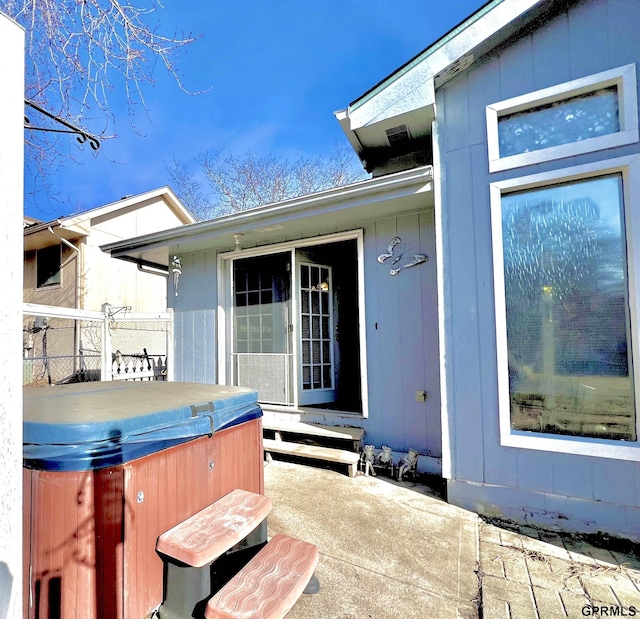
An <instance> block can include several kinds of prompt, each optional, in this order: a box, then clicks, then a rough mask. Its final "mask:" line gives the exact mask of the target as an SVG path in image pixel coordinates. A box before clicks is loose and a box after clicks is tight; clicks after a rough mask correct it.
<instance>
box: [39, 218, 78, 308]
mask: <svg viewBox="0 0 640 619" xmlns="http://www.w3.org/2000/svg"><path fill="white" fill-rule="evenodd" d="M47 230H49V232H51V234H53V236H55V237H56V238H57V239H59V240H60V241H61V242H62V243H64V244H65V245H66V246H67V247H70V248H71V249H72V250H73V251H75V252H76V254H77V260H76V285H75V292H74V297H75V298H74V303H73V305H74V307H75V308H76V309H84V308H83V307H78V303H79V301H80V258H81V252H80V249H79V248H78V247H76V246H75V245H74V244H73V243H71V242H69V241H67V239H63V238H62V237H61V236H59V235H58V234H56V233H55V232H54V231H53V228H52V227H51V226H49V227H48V228H47ZM66 264H67V261H66V260H65V262H63V263H62V264H61V265H60V268H61V269H62V267H64V266H65V265H66Z"/></svg>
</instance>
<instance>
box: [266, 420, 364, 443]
mask: <svg viewBox="0 0 640 619" xmlns="http://www.w3.org/2000/svg"><path fill="white" fill-rule="evenodd" d="M262 427H263V429H264V430H274V431H276V432H291V433H292V434H308V435H310V436H321V437H324V438H337V439H344V440H349V441H361V440H362V438H363V437H364V429H363V428H345V427H342V426H324V425H320V424H315V423H304V422H302V421H276V420H263V422H262Z"/></svg>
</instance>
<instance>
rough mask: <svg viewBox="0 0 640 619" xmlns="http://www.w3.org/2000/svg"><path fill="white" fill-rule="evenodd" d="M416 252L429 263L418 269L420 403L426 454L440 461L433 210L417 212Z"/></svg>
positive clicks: (436, 295) (438, 366) (440, 426)
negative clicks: (421, 367)
mask: <svg viewBox="0 0 640 619" xmlns="http://www.w3.org/2000/svg"><path fill="white" fill-rule="evenodd" d="M419 218H420V222H419V227H420V251H421V253H423V254H425V255H426V256H427V257H428V258H429V262H428V263H427V264H425V265H423V268H421V269H420V282H419V285H420V287H421V290H422V319H423V325H424V326H423V329H422V350H423V352H424V358H425V363H424V376H423V379H424V381H425V382H424V388H425V390H426V392H427V402H426V403H425V404H421V406H422V407H424V408H423V410H424V412H423V414H424V415H425V416H426V420H425V432H426V441H427V455H429V456H431V457H434V458H442V421H441V419H440V359H439V357H440V347H439V341H438V289H437V281H436V269H437V256H436V249H435V248H436V231H435V222H434V213H433V210H429V212H421V213H419Z"/></svg>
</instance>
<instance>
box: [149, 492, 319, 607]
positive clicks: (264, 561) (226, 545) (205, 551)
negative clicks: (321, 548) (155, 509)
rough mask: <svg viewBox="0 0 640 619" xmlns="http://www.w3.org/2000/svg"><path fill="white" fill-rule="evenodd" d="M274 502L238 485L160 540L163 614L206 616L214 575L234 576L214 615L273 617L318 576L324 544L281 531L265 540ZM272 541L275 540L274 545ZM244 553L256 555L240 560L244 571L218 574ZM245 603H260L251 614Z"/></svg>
mask: <svg viewBox="0 0 640 619" xmlns="http://www.w3.org/2000/svg"><path fill="white" fill-rule="evenodd" d="M271 506H272V503H271V499H270V498H269V497H266V496H263V495H259V494H254V493H252V492H247V491H245V490H233V491H232V492H230V493H229V494H227V495H226V496H224V497H222V498H221V499H218V500H217V501H216V502H215V503H212V504H211V505H209V506H208V507H206V508H205V509H203V510H202V511H200V512H198V513H197V514H194V515H193V516H191V517H190V518H187V519H186V520H184V521H183V522H181V523H180V524H178V525H176V526H175V527H173V528H172V529H170V530H169V531H166V532H165V533H163V534H162V535H161V536H160V537H159V538H158V541H157V543H156V550H157V551H158V552H159V553H161V554H162V555H164V556H165V557H166V560H165V596H164V597H165V599H164V602H163V603H162V606H161V607H160V609H159V611H158V616H159V617H160V619H188V618H191V617H202V616H203V613H204V607H205V604H207V600H209V598H210V596H211V593H212V592H213V590H212V589H213V586H214V579H216V580H220V581H221V582H222V583H223V584H224V583H225V582H227V581H229V579H230V578H231V580H230V581H229V582H228V583H227V584H226V585H224V586H223V587H222V589H220V591H218V593H217V594H216V596H214V597H213V598H212V599H211V601H209V604H208V605H207V607H206V617H207V618H208V619H209V618H211V617H239V616H243V617H246V616H250V617H252V619H253V617H255V618H256V619H258V618H259V617H265V618H266V617H269V618H274V619H275V618H276V617H283V616H284V615H285V614H286V613H287V612H288V611H289V609H290V608H291V607H292V606H293V604H294V603H295V601H296V600H297V599H298V597H300V594H301V593H302V591H303V590H304V588H305V587H306V585H307V583H308V582H309V580H310V579H311V578H312V576H313V571H314V569H315V566H316V564H317V562H318V549H317V548H316V547H315V546H313V545H312V544H307V543H306V542H302V541H300V540H295V539H293V538H288V537H286V536H279V535H277V536H275V537H274V538H273V540H272V541H271V542H269V543H268V544H266V545H265V542H266V538H267V527H266V517H267V514H268V513H269V512H270V511H271ZM274 541H275V542H276V544H275V545H272V544H273V542H274ZM260 549H261V550H260ZM243 550H244V551H245V552H244V554H247V553H248V554H249V555H250V556H252V557H253V560H252V561H249V563H247V562H246V558H245V559H243V560H241V562H240V565H236V566H235V567H234V568H233V569H235V568H239V569H240V571H239V572H238V573H236V574H235V576H234V572H231V573H229V574H226V575H223V576H222V577H220V574H219V572H220V571H225V570H227V571H231V569H232V568H231V567H230V566H233V565H234V562H233V561H232V560H227V561H225V560H224V559H228V558H229V556H232V555H233V554H236V555H241V554H243V553H242V552H241V551H243ZM258 550H259V552H257V554H256V551H258ZM223 555H224V557H223ZM254 555H255V556H254ZM214 562H215V563H214ZM216 570H217V571H216ZM232 583H234V584H232ZM230 586H231V589H229V587H230ZM274 587H275V589H274ZM214 600H216V601H214ZM234 608H235V609H244V611H243V612H244V613H245V614H244V615H238V614H234V612H235V611H234ZM247 608H251V609H254V608H255V609H256V612H255V613H253V614H249V615H247V614H246V609H247ZM216 613H217V614H216ZM259 613H267V614H259Z"/></svg>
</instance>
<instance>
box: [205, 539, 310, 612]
mask: <svg viewBox="0 0 640 619" xmlns="http://www.w3.org/2000/svg"><path fill="white" fill-rule="evenodd" d="M318 558H319V553H318V548H317V547H316V546H314V545H313V544H310V543H308V542H304V541H302V540H299V539H294V538H292V537H288V536H286V535H282V534H278V535H275V536H274V537H273V539H272V540H271V541H270V542H269V543H268V544H267V545H266V546H265V547H264V548H263V549H262V550H261V551H260V552H259V553H258V554H257V555H256V556H255V557H254V558H253V559H252V560H251V561H249V563H247V565H246V566H245V567H244V568H243V569H242V570H240V571H239V572H238V573H237V574H236V575H235V576H234V577H233V578H232V579H231V580H230V581H229V582H228V583H227V584H226V585H225V586H224V587H223V588H222V589H220V591H218V592H217V593H216V594H215V595H214V596H213V597H212V598H211V599H210V600H209V602H208V603H207V608H206V610H205V613H204V614H205V617H206V619H230V618H235V619H277V618H281V617H284V616H285V615H286V614H287V612H289V610H290V609H291V607H292V606H293V605H294V604H295V602H296V600H297V599H298V598H299V597H300V595H302V592H303V591H304V589H305V587H306V586H307V584H308V582H309V580H310V579H311V576H313V572H314V570H315V568H316V565H317V564H318Z"/></svg>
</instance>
